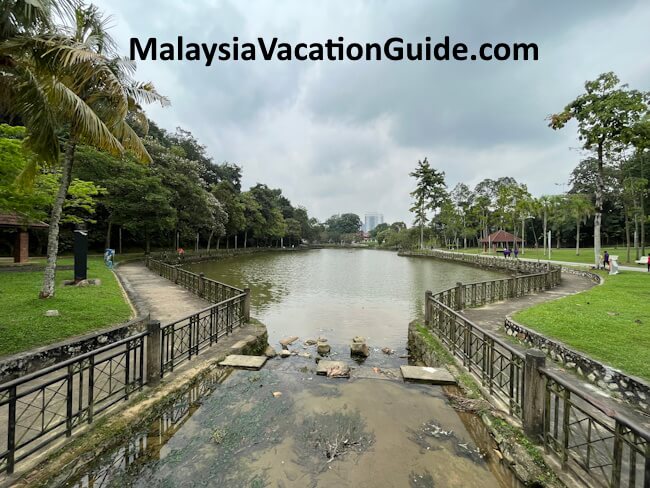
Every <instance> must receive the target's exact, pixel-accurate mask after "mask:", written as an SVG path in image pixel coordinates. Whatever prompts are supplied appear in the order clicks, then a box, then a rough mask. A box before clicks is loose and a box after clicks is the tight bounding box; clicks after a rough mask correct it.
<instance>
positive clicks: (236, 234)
mask: <svg viewBox="0 0 650 488" xmlns="http://www.w3.org/2000/svg"><path fill="white" fill-rule="evenodd" d="M235 249H237V234H235Z"/></svg>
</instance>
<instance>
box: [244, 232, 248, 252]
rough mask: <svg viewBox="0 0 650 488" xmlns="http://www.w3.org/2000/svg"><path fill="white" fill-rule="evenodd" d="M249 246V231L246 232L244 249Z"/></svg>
mask: <svg viewBox="0 0 650 488" xmlns="http://www.w3.org/2000/svg"><path fill="white" fill-rule="evenodd" d="M247 246H248V231H247V230H245V231H244V249H246V247H247Z"/></svg>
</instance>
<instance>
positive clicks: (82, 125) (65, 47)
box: [0, 6, 167, 298]
mask: <svg viewBox="0 0 650 488" xmlns="http://www.w3.org/2000/svg"><path fill="white" fill-rule="evenodd" d="M73 14H74V15H73V16H72V22H71V23H70V25H69V26H64V27H59V29H58V30H56V31H54V30H51V29H49V28H48V29H49V30H44V31H43V32H41V33H39V34H36V35H18V36H16V37H14V38H12V39H9V40H8V41H6V42H5V43H4V45H3V46H2V47H1V48H0V57H4V59H8V60H9V61H10V64H9V67H8V68H6V69H3V70H2V72H0V74H2V75H4V76H2V77H0V78H4V81H3V82H2V83H4V84H5V86H3V87H2V88H4V90H5V91H6V92H7V93H8V96H9V108H10V109H11V113H14V114H17V115H18V116H19V117H20V118H21V119H22V121H23V123H24V125H25V126H26V127H27V130H28V134H29V135H28V137H27V139H26V145H27V146H28V147H29V148H30V149H31V150H32V151H33V152H34V154H36V155H37V156H38V157H39V158H40V160H41V161H42V162H43V163H44V164H49V165H55V164H57V163H58V161H59V154H60V150H61V148H64V151H63V153H64V154H63V161H62V165H61V182H60V186H59V190H58V192H57V195H56V198H55V201H54V205H53V208H52V214H51V216H50V222H49V223H50V227H49V234H48V246H47V266H46V268H45V273H44V278H43V287H42V290H41V293H40V296H41V297H42V298H47V297H51V296H53V295H54V278H55V271H56V259H57V252H58V241H59V222H60V220H61V213H62V209H63V203H64V201H65V198H66V195H67V192H68V187H69V186H70V180H71V176H72V167H73V163H74V157H75V150H76V147H77V145H78V144H88V145H91V146H94V147H96V148H98V149H103V150H106V151H109V152H111V153H113V154H122V153H124V151H125V150H127V149H128V150H131V151H133V152H134V153H135V155H136V156H137V157H139V159H141V160H142V161H144V162H148V161H150V159H151V158H150V156H149V154H148V153H147V150H146V149H145V147H144V146H143V144H142V141H141V140H140V138H139V137H138V135H137V134H136V133H135V132H134V131H133V129H132V128H131V127H130V125H129V124H128V123H127V116H129V120H133V121H136V122H139V123H146V117H144V114H143V113H142V110H141V106H140V103H142V102H144V103H150V102H154V101H160V102H161V103H162V104H163V105H165V104H166V103H167V99H166V98H164V97H162V96H161V95H159V94H158V93H157V92H156V91H155V89H154V87H153V85H151V84H149V83H144V84H141V83H136V82H135V81H133V79H132V78H131V75H132V74H133V72H134V71H135V66H134V65H133V63H131V62H129V61H127V60H124V59H120V58H117V57H115V56H114V44H113V41H112V39H111V38H110V36H109V35H108V33H107V30H106V20H105V19H104V18H102V16H101V14H100V13H99V11H98V10H97V9H96V8H95V7H93V6H91V7H85V8H76V9H75V10H74V12H73ZM7 80H8V83H7ZM37 166H38V165H37V162H36V161H34V162H33V164H32V165H31V166H30V172H31V173H32V174H33V173H34V172H35V171H36V170H37Z"/></svg>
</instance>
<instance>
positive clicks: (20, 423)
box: [0, 259, 250, 474]
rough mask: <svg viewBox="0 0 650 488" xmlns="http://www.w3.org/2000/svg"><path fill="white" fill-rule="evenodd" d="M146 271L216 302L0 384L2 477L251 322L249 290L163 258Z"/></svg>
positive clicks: (151, 262)
mask: <svg viewBox="0 0 650 488" xmlns="http://www.w3.org/2000/svg"><path fill="white" fill-rule="evenodd" d="M147 266H149V268H150V269H152V270H153V271H155V272H157V273H159V274H160V276H163V277H165V278H167V279H170V280H172V281H174V282H176V283H178V284H179V285H181V286H183V287H184V288H186V289H188V290H189V291H191V292H192V293H195V294H196V295H198V296H200V297H202V298H204V299H206V300H208V301H211V302H214V303H213V304H212V305H210V306H209V307H207V308H205V309H203V310H199V311H197V312H194V313H192V314H189V315H188V316H186V317H183V318H181V319H178V320H176V321H174V322H172V323H169V324H164V325H162V326H161V325H160V324H159V322H151V323H150V324H149V329H148V330H147V331H146V332H141V333H138V334H135V335H132V336H129V337H127V338H125V339H122V340H119V341H117V342H114V343H111V344H109V345H106V346H104V347H101V348H98V349H94V350H92V351H90V352H87V353H85V354H81V355H79V356H76V357H74V358H71V359H68V360H66V361H63V362H60V363H58V364H55V365H53V366H50V367H47V368H44V369H41V370H39V371H36V372H34V373H31V374H28V375H26V376H22V377H20V378H17V379H15V380H12V381H9V382H7V383H4V384H0V439H4V440H5V443H4V445H3V444H2V443H1V442H2V441H0V473H6V474H11V473H13V472H14V469H15V466H16V464H17V463H18V462H20V461H23V460H25V459H26V458H27V457H28V456H30V455H32V454H34V453H36V452H37V451H39V450H41V449H42V448H44V447H46V446H47V445H49V444H51V443H52V442H54V441H56V440H57V439H59V438H61V437H63V436H67V437H69V436H71V435H72V433H73V432H74V431H75V430H78V429H79V428H80V427H81V426H83V425H84V424H89V423H91V422H92V421H93V419H94V417H95V416H96V415H98V414H100V413H101V412H103V411H104V410H106V409H107V408H109V407H110V406H112V405H114V404H116V403H118V402H120V401H123V400H127V399H128V398H129V395H130V394H131V393H132V392H133V391H134V390H137V389H141V388H142V387H143V386H144V385H145V384H147V383H150V384H153V383H155V382H156V381H158V379H159V378H160V377H162V376H163V375H164V374H165V373H167V372H170V371H173V369H174V368H175V367H176V366H177V365H178V364H180V363H181V362H183V361H187V360H190V359H192V358H193V357H194V356H196V355H198V354H199V353H200V352H201V351H202V350H204V349H205V348H207V347H210V346H212V345H213V344H215V343H217V342H218V340H219V339H220V338H222V337H223V336H225V335H228V334H231V333H232V332H233V330H234V329H235V328H237V327H240V326H242V325H243V324H244V323H246V322H248V321H249V320H250V290H248V289H246V290H242V289H239V288H236V287H233V286H229V285H226V284H224V283H220V282H218V281H215V280H210V279H207V278H205V277H204V276H202V275H197V274H195V273H191V272H189V271H185V270H183V269H180V268H178V267H175V266H171V265H169V264H166V263H163V262H161V261H158V260H153V259H148V260H147Z"/></svg>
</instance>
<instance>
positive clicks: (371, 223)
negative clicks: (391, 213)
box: [363, 213, 384, 232]
mask: <svg viewBox="0 0 650 488" xmlns="http://www.w3.org/2000/svg"><path fill="white" fill-rule="evenodd" d="M383 223H384V216H383V215H382V214H380V213H367V214H366V217H365V221H364V224H363V230H364V231H365V232H372V230H373V229H374V228H375V227H377V226H378V225H379V224H383Z"/></svg>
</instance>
